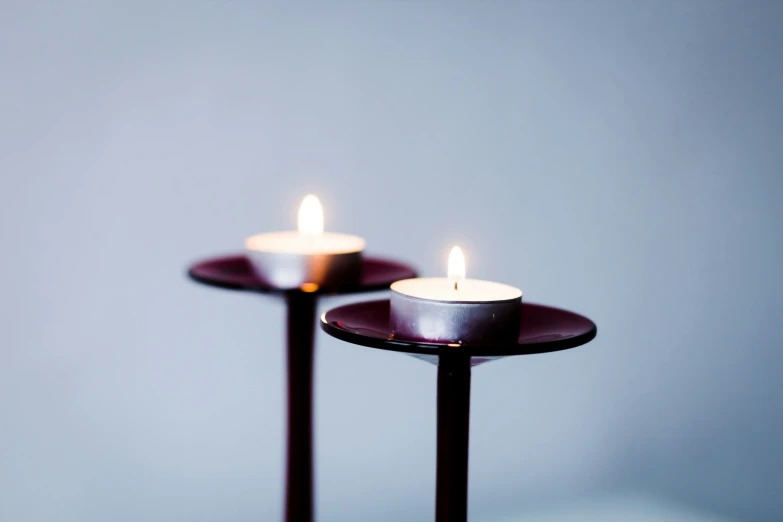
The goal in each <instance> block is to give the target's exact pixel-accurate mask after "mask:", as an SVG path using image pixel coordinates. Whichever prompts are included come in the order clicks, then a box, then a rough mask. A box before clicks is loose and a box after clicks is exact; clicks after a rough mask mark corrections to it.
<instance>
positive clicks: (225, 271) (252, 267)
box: [188, 198, 416, 522]
mask: <svg viewBox="0 0 783 522" xmlns="http://www.w3.org/2000/svg"><path fill="white" fill-rule="evenodd" d="M316 203H317V200H316ZM308 216H309V219H310V221H309V222H308V221H304V222H303V217H304V218H305V219H308ZM299 217H300V223H299V232H277V233H271V234H263V235H258V236H252V237H251V238H248V240H247V241H246V248H247V250H246V254H245V255H232V256H224V257H216V258H212V259H207V260H204V261H200V262H197V263H194V264H193V265H191V266H190V268H189V269H188V275H189V276H190V278H191V279H193V280H194V281H196V282H198V283H203V284H206V285H209V286H214V287H218V288H224V289H229V290H245V291H250V292H258V293H261V294H267V295H271V296H274V297H279V298H282V299H283V300H284V301H285V303H286V307H287V319H286V336H287V345H286V359H287V367H288V386H287V395H288V407H287V416H288V426H287V433H288V437H287V451H286V454H287V456H286V486H285V509H284V511H285V521H286V522H311V521H312V520H313V434H312V432H313V428H312V423H313V354H314V330H315V324H316V321H317V319H316V309H317V304H318V299H319V298H320V297H322V296H323V297H325V296H335V295H345V294H356V293H361V292H373V291H381V290H388V289H389V286H390V285H391V284H392V283H393V282H394V281H398V280H400V279H406V278H411V277H416V271H415V269H414V268H412V267H411V266H409V265H407V264H404V263H400V262H396V261H392V260H389V259H384V258H377V257H366V256H363V255H361V253H362V250H363V249H364V240H363V239H361V238H358V237H356V236H347V235H344V234H323V232H322V231H323V225H322V223H323V217H322V214H321V209H320V203H318V204H317V205H316V204H315V203H314V202H312V200H308V199H307V198H306V199H305V201H304V202H303V204H302V207H300V213H299Z"/></svg>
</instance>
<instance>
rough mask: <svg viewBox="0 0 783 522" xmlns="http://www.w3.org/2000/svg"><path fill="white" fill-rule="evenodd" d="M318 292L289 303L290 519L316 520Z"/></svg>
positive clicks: (287, 490)
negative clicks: (315, 375) (314, 435)
mask: <svg viewBox="0 0 783 522" xmlns="http://www.w3.org/2000/svg"><path fill="white" fill-rule="evenodd" d="M317 302H318V298H317V296H316V295H314V294H307V293H292V294H290V295H288V296H287V304H288V326H287V332H288V333H287V335H288V449H287V464H286V465H287V469H286V488H285V520H286V522H311V521H312V520H313V334H314V328H315V315H316V305H317Z"/></svg>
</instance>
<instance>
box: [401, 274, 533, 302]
mask: <svg viewBox="0 0 783 522" xmlns="http://www.w3.org/2000/svg"><path fill="white" fill-rule="evenodd" d="M455 283H456V288H455ZM391 289H392V291H394V292H398V293H400V294H404V295H407V296H409V297H415V298H417V299H426V300H430V301H443V302H453V303H492V302H497V301H510V300H514V299H519V298H521V297H522V291H521V290H520V289H518V288H514V287H513V286H509V285H504V284H503V283H495V282H493V281H482V280H480V279H462V280H461V281H454V280H452V279H450V278H446V277H421V278H418V279H404V280H402V281H397V282H396V283H394V284H392V285H391Z"/></svg>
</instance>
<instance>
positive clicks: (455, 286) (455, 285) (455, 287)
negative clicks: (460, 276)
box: [454, 281, 457, 290]
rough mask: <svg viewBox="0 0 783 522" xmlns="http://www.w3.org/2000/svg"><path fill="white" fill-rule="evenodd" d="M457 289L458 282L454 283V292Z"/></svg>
mask: <svg viewBox="0 0 783 522" xmlns="http://www.w3.org/2000/svg"><path fill="white" fill-rule="evenodd" d="M456 289H457V281H454V290H456Z"/></svg>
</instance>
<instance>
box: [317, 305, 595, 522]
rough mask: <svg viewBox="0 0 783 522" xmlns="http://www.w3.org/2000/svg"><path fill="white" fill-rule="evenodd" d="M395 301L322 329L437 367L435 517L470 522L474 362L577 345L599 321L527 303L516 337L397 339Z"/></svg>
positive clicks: (343, 316) (333, 315) (351, 311)
mask: <svg viewBox="0 0 783 522" xmlns="http://www.w3.org/2000/svg"><path fill="white" fill-rule="evenodd" d="M389 319H390V301H389V300H381V301H369V302H364V303H355V304H350V305H347V306H341V307H338V308H335V309H333V310H330V311H328V312H326V313H324V314H323V315H322V316H321V328H322V329H323V330H324V331H325V332H326V333H328V334H330V335H332V336H334V337H336V338H338V339H341V340H343V341H346V342H349V343H353V344H358V345H361V346H367V347H370V348H379V349H381V350H391V351H395V352H402V353H407V354H409V355H412V356H414V357H417V358H420V359H423V360H425V361H428V362H432V363H434V364H436V365H437V366H438V398H437V408H438V416H437V472H436V493H435V520H436V522H465V521H466V520H467V512H468V439H469V418H470V373H471V367H473V366H476V365H478V364H481V363H484V362H487V361H491V360H494V359H499V358H501V357H507V356H511V355H530V354H536V353H546V352H555V351H558V350H566V349H568V348H575V347H577V346H581V345H583V344H585V343H588V342H590V341H591V340H592V339H593V338H595V336H596V334H597V328H596V326H595V323H593V322H592V321H591V320H590V319H588V318H586V317H583V316H581V315H578V314H575V313H573V312H568V311H566V310H561V309H558V308H552V307H549V306H542V305H535V304H529V303H522V311H521V326H520V329H519V337H518V339H517V341H516V342H510V343H507V344H489V345H467V344H456V343H452V344H444V343H431V342H418V341H406V340H399V339H395V337H394V334H393V333H392V332H391V328H390V325H389Z"/></svg>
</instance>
